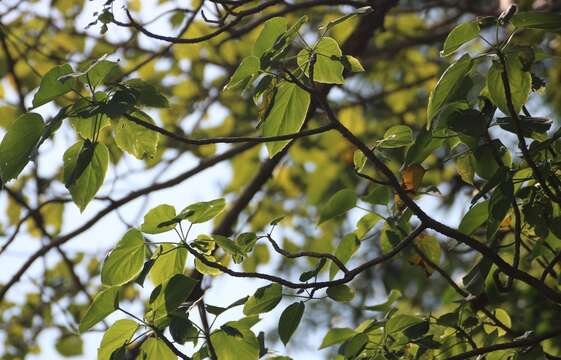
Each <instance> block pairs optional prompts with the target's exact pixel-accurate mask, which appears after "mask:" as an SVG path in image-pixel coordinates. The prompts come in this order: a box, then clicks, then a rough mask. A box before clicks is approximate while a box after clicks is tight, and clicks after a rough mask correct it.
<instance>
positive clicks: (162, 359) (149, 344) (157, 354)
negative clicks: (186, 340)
mask: <svg viewBox="0 0 561 360" xmlns="http://www.w3.org/2000/svg"><path fill="white" fill-rule="evenodd" d="M140 351H141V354H140V358H141V359H158V360H177V355H175V354H174V353H173V351H171V349H170V348H169V347H168V346H167V345H166V343H165V342H164V341H163V340H161V339H158V338H154V337H151V338H149V339H148V340H146V341H145V342H144V343H143V344H142V346H141V347H140Z"/></svg>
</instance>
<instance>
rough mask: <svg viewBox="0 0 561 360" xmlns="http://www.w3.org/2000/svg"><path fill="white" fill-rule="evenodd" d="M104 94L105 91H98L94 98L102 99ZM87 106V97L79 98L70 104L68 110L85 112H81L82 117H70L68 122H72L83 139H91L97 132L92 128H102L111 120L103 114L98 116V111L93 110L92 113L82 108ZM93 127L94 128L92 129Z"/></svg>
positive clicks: (109, 123) (109, 124)
mask: <svg viewBox="0 0 561 360" xmlns="http://www.w3.org/2000/svg"><path fill="white" fill-rule="evenodd" d="M98 94H99V95H98ZM105 96H106V95H105V93H99V92H98V93H96V100H104V97H105ZM87 107H89V99H85V98H80V99H79V100H78V101H77V102H75V103H74V105H72V107H71V108H70V111H71V112H75V111H76V112H82V111H83V112H85V114H83V116H84V117H71V118H70V124H72V127H73V128H74V129H75V130H76V132H77V133H78V134H80V136H81V137H83V138H84V139H88V140H93V139H94V137H95V136H96V134H95V133H96V132H97V131H95V132H94V130H96V129H99V130H103V129H104V128H106V127H108V126H111V120H110V118H109V117H108V116H107V115H105V114H101V115H100V116H98V113H95V112H94V113H93V114H92V113H91V112H87V110H84V109H85V108H87ZM88 115H90V116H88ZM86 116H87V117H86ZM94 125H95V126H94ZM94 127H95V128H96V129H94Z"/></svg>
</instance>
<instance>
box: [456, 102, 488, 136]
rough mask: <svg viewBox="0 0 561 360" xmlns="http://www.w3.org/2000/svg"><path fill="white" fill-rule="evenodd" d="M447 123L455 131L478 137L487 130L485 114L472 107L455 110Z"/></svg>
mask: <svg viewBox="0 0 561 360" xmlns="http://www.w3.org/2000/svg"><path fill="white" fill-rule="evenodd" d="M447 125H448V128H449V129H451V130H453V131H455V132H458V133H462V134H464V135H468V136H472V137H475V138H480V137H482V136H483V135H484V134H485V133H486V132H487V121H486V119H485V116H483V114H482V113H481V112H479V111H477V110H474V109H465V110H455V111H454V112H453V116H452V117H451V118H450V119H449V121H448V123H447Z"/></svg>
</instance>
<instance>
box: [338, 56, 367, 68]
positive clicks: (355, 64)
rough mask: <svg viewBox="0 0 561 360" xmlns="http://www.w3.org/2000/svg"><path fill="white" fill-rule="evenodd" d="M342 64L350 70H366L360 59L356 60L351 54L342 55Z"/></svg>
mask: <svg viewBox="0 0 561 360" xmlns="http://www.w3.org/2000/svg"><path fill="white" fill-rule="evenodd" d="M343 65H344V66H345V68H346V69H347V70H349V71H350V72H364V71H366V70H364V67H363V66H362V64H361V63H360V60H358V59H357V58H355V57H354V56H351V55H345V56H344V57H343Z"/></svg>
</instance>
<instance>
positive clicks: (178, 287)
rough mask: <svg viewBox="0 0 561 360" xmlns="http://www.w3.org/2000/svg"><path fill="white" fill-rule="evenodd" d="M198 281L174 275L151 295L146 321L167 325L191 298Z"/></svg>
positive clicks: (181, 275)
mask: <svg viewBox="0 0 561 360" xmlns="http://www.w3.org/2000/svg"><path fill="white" fill-rule="evenodd" d="M196 285H197V281H196V280H194V279H191V278H190V277H188V276H185V275H183V274H176V275H173V276H172V277H171V278H170V279H168V280H167V281H166V282H165V283H163V284H161V285H158V286H157V287H156V288H155V289H154V290H153V291H152V294H150V312H148V313H147V314H146V316H145V317H146V319H149V320H150V321H152V322H153V323H154V324H155V325H156V326H158V327H160V326H162V325H167V321H168V320H169V319H168V317H169V315H170V314H172V313H173V312H174V311H175V310H176V309H177V308H178V307H179V305H181V304H182V303H183V302H184V301H185V299H187V298H188V297H189V295H190V294H191V292H192V291H193V289H194V288H195V286H196Z"/></svg>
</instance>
